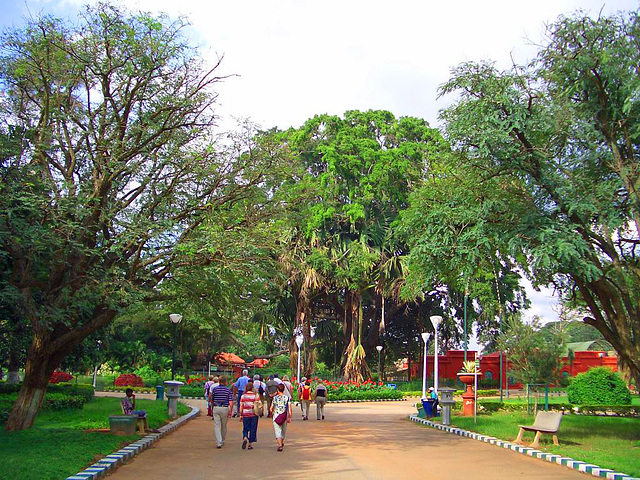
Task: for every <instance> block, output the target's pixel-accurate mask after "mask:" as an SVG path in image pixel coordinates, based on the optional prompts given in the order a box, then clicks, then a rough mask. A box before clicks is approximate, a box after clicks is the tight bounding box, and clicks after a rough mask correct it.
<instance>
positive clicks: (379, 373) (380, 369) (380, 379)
mask: <svg viewBox="0 0 640 480" xmlns="http://www.w3.org/2000/svg"><path fill="white" fill-rule="evenodd" d="M381 381H382V363H381V362H380V350H378V382H381Z"/></svg>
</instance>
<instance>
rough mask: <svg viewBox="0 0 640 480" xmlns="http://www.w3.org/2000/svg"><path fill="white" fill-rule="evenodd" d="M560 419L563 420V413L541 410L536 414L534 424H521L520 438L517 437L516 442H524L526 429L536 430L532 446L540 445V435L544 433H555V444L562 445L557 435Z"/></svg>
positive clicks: (529, 430)
mask: <svg viewBox="0 0 640 480" xmlns="http://www.w3.org/2000/svg"><path fill="white" fill-rule="evenodd" d="M560 420H562V413H557V412H543V411H539V412H538V413H537V414H536V419H535V421H534V422H533V425H530V426H529V425H520V432H519V433H518V438H516V439H515V443H519V444H522V435H523V434H524V432H525V430H526V431H528V432H536V436H535V438H534V439H533V442H531V445H529V446H530V447H532V448H538V447H540V435H541V434H543V433H546V434H549V435H553V444H554V445H560V444H559V443H558V435H557V433H558V427H560Z"/></svg>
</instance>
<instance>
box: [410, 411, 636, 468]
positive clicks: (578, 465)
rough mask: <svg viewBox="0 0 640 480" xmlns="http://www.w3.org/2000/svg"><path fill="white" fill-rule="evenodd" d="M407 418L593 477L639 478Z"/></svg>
mask: <svg viewBox="0 0 640 480" xmlns="http://www.w3.org/2000/svg"><path fill="white" fill-rule="evenodd" d="M409 420H411V421H412V422H416V423H421V424H423V425H426V426H428V427H432V428H436V429H438V430H442V431H444V432H447V433H451V434H453V435H460V436H462V437H468V438H472V439H474V440H478V441H480V442H485V443H490V444H491V445H496V446H498V447H502V448H506V449H509V450H513V451H514V452H518V453H521V454H523V455H528V456H530V457H533V458H539V459H540V460H546V461H547V462H551V463H557V464H558V465H564V466H566V467H569V468H572V469H574V470H578V471H580V472H583V473H587V474H591V475H593V476H594V477H602V478H606V479H607V480H640V479H639V478H636V477H631V476H629V475H627V474H626V473H620V472H614V471H613V470H609V469H608V468H602V467H599V466H598V465H592V464H590V463H586V462H580V461H578V460H574V459H573V458H569V457H563V456H561V455H556V454H553V453H547V452H543V451H540V450H536V449H534V448H531V447H525V446H522V445H518V444H517V443H513V442H507V441H504V440H500V439H498V438H494V437H489V436H487V435H481V434H479V433H474V432H470V431H468V430H463V429H461V428H456V427H449V426H446V425H441V424H439V423H435V422H431V421H429V420H425V419H424V418H420V417H418V416H417V415H409Z"/></svg>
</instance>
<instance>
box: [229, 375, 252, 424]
mask: <svg viewBox="0 0 640 480" xmlns="http://www.w3.org/2000/svg"><path fill="white" fill-rule="evenodd" d="M250 380H251V379H250V378H249V370H242V376H241V377H240V378H239V379H238V380H237V381H236V383H234V384H233V393H234V394H237V395H238V401H237V402H236V405H238V407H237V408H236V411H235V413H234V414H233V416H234V417H235V416H237V415H238V408H239V405H240V397H241V396H242V394H243V393H244V389H245V388H246V386H247V383H249V381H250Z"/></svg>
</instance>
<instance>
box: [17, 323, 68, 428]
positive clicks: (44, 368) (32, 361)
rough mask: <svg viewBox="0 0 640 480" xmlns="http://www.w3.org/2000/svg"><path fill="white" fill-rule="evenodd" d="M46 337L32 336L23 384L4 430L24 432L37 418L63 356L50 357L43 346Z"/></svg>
mask: <svg viewBox="0 0 640 480" xmlns="http://www.w3.org/2000/svg"><path fill="white" fill-rule="evenodd" d="M47 340H48V335H34V338H33V342H32V344H31V347H30V348H29V355H28V356H27V364H26V366H25V375H24V382H23V383H22V388H21V389H20V392H19V393H18V399H17V400H16V403H15V404H14V406H13V409H12V410H11V414H10V415H9V418H8V419H7V422H6V424H5V429H6V430H25V429H27V428H31V427H32V426H33V422H34V421H35V419H36V417H37V416H38V412H39V411H40V407H41V406H42V402H43V400H44V395H45V393H46V391H47V386H48V385H49V378H50V377H51V374H52V373H53V371H54V370H55V369H56V367H58V365H59V364H60V362H61V361H62V359H63V358H64V356H60V355H55V356H54V355H52V354H51V353H49V352H48V351H47V350H45V348H43V346H44V345H45V344H46V343H47Z"/></svg>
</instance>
